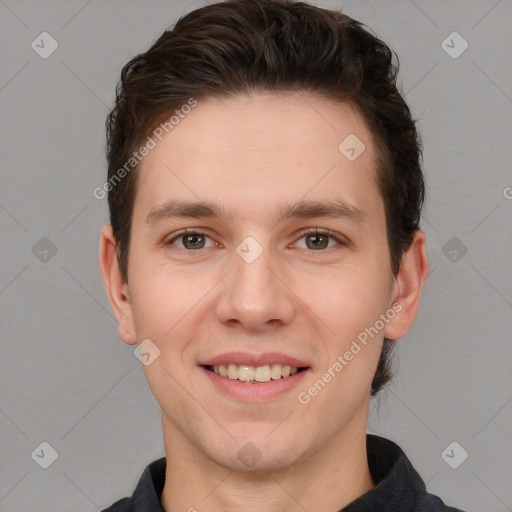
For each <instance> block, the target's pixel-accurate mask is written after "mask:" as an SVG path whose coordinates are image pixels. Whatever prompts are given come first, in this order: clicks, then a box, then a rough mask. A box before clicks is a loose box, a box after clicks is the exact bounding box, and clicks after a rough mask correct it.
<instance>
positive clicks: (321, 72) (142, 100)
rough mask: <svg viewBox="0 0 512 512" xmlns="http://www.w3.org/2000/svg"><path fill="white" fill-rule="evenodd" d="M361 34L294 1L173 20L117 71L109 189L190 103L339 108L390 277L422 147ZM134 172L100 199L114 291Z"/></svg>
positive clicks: (410, 211)
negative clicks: (382, 228) (372, 195)
mask: <svg viewBox="0 0 512 512" xmlns="http://www.w3.org/2000/svg"><path fill="white" fill-rule="evenodd" d="M364 27H365V26H364V25H363V24H362V23H360V22H358V21H356V20H353V19H352V18H350V17H348V16H346V15H345V14H343V13H341V12H340V11H334V10H327V9H322V8H319V7H315V6H313V5H309V4H307V3H304V2H295V1H293V0H228V1H225V2H220V3H216V4H212V5H208V6H205V7H202V8H200V9H197V10H195V11H192V12H191V13H189V14H187V15H186V16H184V17H182V18H180V19H179V20H178V22H177V23H176V25H175V26H174V27H173V28H172V29H169V30H166V31H165V32H164V33H163V34H162V35H161V36H160V38H159V39H158V40H157V41H156V42H155V43H154V44H153V46H151V48H150V49H149V50H148V51H147V52H145V53H142V54H139V55H137V56H136V57H134V58H133V59H132V60H130V62H128V63H127V64H126V65H125V66H124V68H123V70H122V72H121V80H120V82H119V83H118V85H117V89H116V101H115V106H114V108H113V110H112V111H111V112H110V114H109V115H108V117H107V122H106V128H107V160H108V177H109V180H110V179H111V178H112V177H114V175H115V173H116V172H117V171H118V170H119V169H120V168H121V167H122V166H123V165H125V164H126V162H127V161H128V160H129V159H130V156H131V155H132V153H133V152H134V151H136V150H137V148H139V147H140V145H141V144H142V143H143V141H144V140H145V139H146V138H147V137H148V135H149V134H150V133H151V132H152V131H153V130H154V129H155V127H157V126H158V125H159V124H160V123H162V121H163V120H164V119H165V118H166V117H168V116H169V115H170V113H172V112H174V111H175V110H176V109H179V108H180V107H181V106H182V105H184V104H186V103H187V102H188V101H189V100H190V98H191V97H193V98H195V99H196V100H201V98H205V97H212V96H217V97H222V96H224V97H225V96H232V95H239V94H244V93H247V94H249V93H250V92H252V91H272V92H292V91H304V92H311V93H315V94H317V95H320V96H321V97H324V98H326V99H330V100H334V101H342V102H343V101H350V102H351V103H352V104H353V105H354V106H355V107H356V108H357V109H358V111H359V112H360V113H361V115H362V116H363V118H364V119H365V121H366V123H367V126H368V127H369V129H370V131H371V133H372V136H373V139H374V144H375V147H376V150H377V155H378V156H377V160H378V161H377V162H376V181H377V186H378V189H379V192H380V194H381V196H382V198H383V201H384V205H385V214H386V229H387V241H388V246H389V251H390V259H391V270H392V272H393V274H394V275H396V274H397V273H398V271H399V269H400V263H401V258H402V254H403V253H404V252H405V251H407V249H408V248H409V247H410V245H411V242H412V239H413V235H414V231H415V230H416V229H419V221H420V216H421V208H422V205H423V200H424V193H425V190H424V181H423V174H422V170H421V164H420V160H421V156H422V146H421V140H420V136H419V134H418V132H417V130H416V126H415V121H414V120H413V119H412V117H411V112H410V110H409V108H408V106H407V104H406V103H405V101H404V99H403V98H402V96H401V95H400V93H399V92H398V90H397V87H396V76H397V73H398V67H399V62H398V56H397V55H396V53H395V52H393V51H392V50H391V49H390V48H389V47H388V46H387V45H386V44H385V43H384V42H382V41H381V40H380V39H378V38H377V37H375V36H374V35H372V34H371V33H370V32H369V31H368V30H366V29H365V28H364ZM393 56H395V57H396V64H393V62H392V60H393ZM137 167H138V166H136V167H134V170H133V172H130V173H128V174H127V175H126V177H125V178H123V179H122V180H120V181H119V182H118V183H116V184H115V186H113V187H111V188H109V190H108V192H109V194H108V204H109V211H110V223H111V225H112V229H113V233H114V236H115V238H116V241H117V243H118V253H117V256H118V261H119V267H120V271H121V274H122V277H123V279H124V281H125V282H127V281H128V253H129V247H130V231H131V225H132V214H133V205H134V200H135V194H136V190H137V176H138V174H137ZM392 346H393V345H392V342H391V341H390V340H388V339H387V338H384V345H383V348H382V353H381V356H380V360H379V363H378V366H377V370H376V372H375V375H374V378H373V381H372V385H371V396H375V395H376V394H377V393H378V392H379V391H380V390H381V389H382V388H383V386H384V385H385V384H386V383H387V382H388V381H389V380H390V379H391V377H392V372H391V367H390V358H389V355H390V350H391V348H392Z"/></svg>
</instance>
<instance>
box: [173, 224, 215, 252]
mask: <svg viewBox="0 0 512 512" xmlns="http://www.w3.org/2000/svg"><path fill="white" fill-rule="evenodd" d="M207 240H211V238H210V237H209V236H208V235H205V234H204V233H201V232H199V231H194V230H192V229H190V230H189V229H184V230H182V231H180V232H179V233H177V234H175V235H174V236H173V237H172V238H171V239H169V240H168V241H166V242H165V245H176V244H175V242H179V243H181V244H182V245H179V244H178V245H176V246H177V247H178V249H182V250H196V249H205V248H207V247H213V246H214V245H215V243H214V242H213V241H212V240H211V241H212V243H211V244H210V245H206V241H207Z"/></svg>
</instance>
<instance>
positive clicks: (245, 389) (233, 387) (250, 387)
mask: <svg viewBox="0 0 512 512" xmlns="http://www.w3.org/2000/svg"><path fill="white" fill-rule="evenodd" d="M199 368H200V370H202V371H203V373H204V374H205V375H206V377H208V378H209V379H210V381H211V382H212V383H213V385H214V386H215V387H216V388H217V389H218V390H220V391H222V392H223V393H226V394H227V395H230V396H232V397H233V398H237V399H239V400H243V401H246V402H265V401H267V400H272V399H273V398H277V397H279V396H281V395H283V394H285V393H286V392H288V391H290V390H291V389H293V388H294V387H296V386H297V385H298V384H299V383H300V382H302V380H303V379H304V377H305V376H306V374H307V373H308V372H309V369H307V370H303V371H301V372H298V373H296V374H295V375H290V376H289V377H285V378H280V379H275V380H270V381H268V382H259V383H258V384H252V383H250V382H242V381H239V380H235V379H230V378H228V377H222V375H219V374H217V373H215V372H212V371H210V370H207V369H206V368H204V367H203V366H200V367H199Z"/></svg>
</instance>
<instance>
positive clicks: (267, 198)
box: [134, 93, 382, 219]
mask: <svg viewBox="0 0 512 512" xmlns="http://www.w3.org/2000/svg"><path fill="white" fill-rule="evenodd" d="M156 142H157V143H156V146H155V147H154V149H152V150H151V151H150V153H149V154H148V155H147V156H146V157H145V158H144V160H143V162H142V165H141V168H140V169H139V178H138V185H137V189H138V190H137V196H136V201H135V209H134V218H135V217H137V216H139V215H143V216H144V218H146V216H147V215H148V213H149V212H150V211H151V210H152V209H153V208H154V206H155V205H162V204H164V203H166V202H168V201H169V200H173V199H178V200H194V201H198V200H202V201H208V202H215V203H220V204H223V205H227V206H226V209H227V210H229V211H234V212H236V214H237V218H240V219H241V218H243V217H244V215H245V217H246V218H248V219H251V218H255V217H254V215H258V216H260V217H261V215H262V209H269V208H271V207H272V206H271V205H272V204H277V203H279V204H280V205H281V204H283V203H286V204H292V203H296V202H297V201H299V200H314V201H324V200H325V201H337V200H340V199H341V200H344V201H345V202H346V203H348V204H352V205H353V206H355V207H356V208H359V209H360V210H362V211H365V212H366V211H368V210H371V209H372V208H373V209H377V210H378V209H380V208H381V207H382V205H381V204H379V202H380V195H379V194H378V191H377V186H376V181H375V162H376V154H375V148H374V144H373V141H372V137H371V134H370V131H369V130H368V128H367V127H366V124H365V122H364V119H363V118H362V116H361V115H360V114H359V112H358V111H357V110H356V109H355V108H354V107H353V106H352V105H350V104H348V103H340V102H333V101H327V100H325V99H321V98H319V97H317V96H314V95H311V94H307V93H287V94H282V93H279V94H271V93H253V94H251V95H244V96H237V97H232V98H222V99H221V98H207V99H205V100H201V101H199V102H198V104H197V106H196V107H195V108H194V109H193V110H192V111H191V112H190V113H189V114H188V115H186V116H183V117H182V118H181V119H180V122H179V124H178V125H176V126H174V128H173V129H172V131H170V132H169V133H168V134H165V135H164V136H163V137H162V140H161V141H158V140H156ZM228 206H229V207H228ZM269 213H270V212H269ZM273 213H275V212H273ZM368 213H369V214H371V211H368ZM269 218H270V217H269Z"/></svg>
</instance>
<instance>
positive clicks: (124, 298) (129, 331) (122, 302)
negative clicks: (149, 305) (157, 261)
mask: <svg viewBox="0 0 512 512" xmlns="http://www.w3.org/2000/svg"><path fill="white" fill-rule="evenodd" d="M99 264H100V270H101V277H102V279H103V284H104V286H105V289H106V291H107V295H108V298H109V301H110V307H111V308H112V312H113V313H114V316H115V317H116V320H117V322H118V323H119V337H120V338H121V339H122V340H123V341H124V342H125V343H127V344H128V345H135V344H136V343H137V336H136V334H135V329H134V322H133V311H132V305H131V302H130V297H129V293H128V284H127V283H125V282H124V281H123V278H122V277H121V271H120V270H119V263H118V260H117V241H116V239H115V237H114V233H113V231H112V226H111V225H110V224H107V225H105V226H103V229H102V230H101V238H100V250H99Z"/></svg>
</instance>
